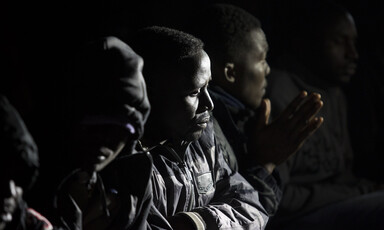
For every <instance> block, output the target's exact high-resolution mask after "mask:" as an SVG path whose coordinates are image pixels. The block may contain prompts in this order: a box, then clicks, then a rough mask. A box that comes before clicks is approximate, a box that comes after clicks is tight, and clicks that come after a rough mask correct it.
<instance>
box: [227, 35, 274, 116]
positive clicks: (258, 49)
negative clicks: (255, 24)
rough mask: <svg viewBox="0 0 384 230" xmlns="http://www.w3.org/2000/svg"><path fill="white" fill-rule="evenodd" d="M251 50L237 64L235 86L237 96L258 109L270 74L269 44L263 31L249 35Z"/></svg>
mask: <svg viewBox="0 0 384 230" xmlns="http://www.w3.org/2000/svg"><path fill="white" fill-rule="evenodd" d="M248 39H249V41H250V43H249V44H250V45H249V48H248V49H246V50H244V52H243V55H240V60H238V61H237V62H236V63H235V70H236V73H235V74H236V81H235V85H234V90H235V91H236V92H235V96H237V97H239V99H240V100H241V101H242V102H243V103H244V104H246V105H247V106H250V107H251V108H253V109H256V108H258V107H259V106H260V103H261V100H262V98H263V96H264V94H265V88H266V87H267V80H266V76H267V75H268V74H269V72H270V68H269V65H268V63H267V61H266V56H267V51H268V43H267V40H266V38H265V34H264V32H263V31H262V30H261V29H257V30H253V31H251V32H250V33H249V37H248Z"/></svg>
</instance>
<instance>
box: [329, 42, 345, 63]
mask: <svg viewBox="0 0 384 230" xmlns="http://www.w3.org/2000/svg"><path fill="white" fill-rule="evenodd" d="M344 54H345V49H344V47H342V46H339V45H332V44H330V45H328V46H327V47H326V48H325V49H324V62H325V63H326V64H328V65H329V66H331V67H337V66H339V65H343V62H344Z"/></svg>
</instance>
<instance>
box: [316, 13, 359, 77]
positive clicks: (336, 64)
mask: <svg viewBox="0 0 384 230" xmlns="http://www.w3.org/2000/svg"><path fill="white" fill-rule="evenodd" d="M356 39H357V31H356V27H355V23H354V21H353V18H352V16H351V15H350V14H347V15H345V16H342V17H340V18H339V20H337V21H336V22H335V24H334V25H333V26H331V27H330V28H329V29H327V30H326V32H325V33H324V46H323V47H324V48H323V49H322V55H321V57H322V60H320V63H323V64H320V65H322V67H320V68H323V74H324V75H325V76H326V77H327V78H328V79H329V80H330V81H332V82H336V83H347V82H349V81H350V79H351V77H352V75H354V74H355V72H356V67H357V64H356V61H357V59H358V53H357V50H356Z"/></svg>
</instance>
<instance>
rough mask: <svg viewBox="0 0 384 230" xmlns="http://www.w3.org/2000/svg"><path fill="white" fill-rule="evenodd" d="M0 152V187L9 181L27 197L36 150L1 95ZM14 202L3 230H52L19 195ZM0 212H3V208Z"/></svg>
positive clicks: (36, 164) (33, 175) (36, 163)
mask: <svg viewBox="0 0 384 230" xmlns="http://www.w3.org/2000/svg"><path fill="white" fill-rule="evenodd" d="M0 149H1V157H2V160H1V162H0V171H1V180H2V181H1V184H2V185H3V184H8V183H9V180H13V181H14V182H15V184H16V186H20V187H22V189H23V191H24V193H27V192H28V189H29V188H30V187H31V186H32V185H33V183H34V181H35V178H36V176H37V174H38V167H39V155H38V151H37V146H36V144H35V142H34V140H33V138H32V136H31V134H30V133H29V131H28V129H27V127H26V126H25V124H24V122H23V120H22V119H21V117H20V115H19V113H18V112H17V111H16V109H15V108H14V107H13V106H12V105H11V104H10V103H9V101H8V99H7V98H6V97H5V96H3V95H0ZM2 188H3V187H2ZM2 192H3V191H2ZM1 194H2V195H3V193H1ZM0 198H1V199H4V198H5V197H0ZM14 198H15V199H14V201H15V203H16V205H15V210H14V211H13V213H12V221H11V222H9V223H8V224H7V225H6V226H5V229H6V230H8V229H12V230H26V229H31V230H50V229H52V225H51V223H50V222H49V221H48V220H47V219H46V218H45V217H43V216H42V215H40V214H39V213H38V212H36V211H35V210H33V209H31V208H28V206H27V203H26V202H25V201H24V200H23V199H22V197H21V195H20V196H16V197H14ZM0 204H1V205H4V204H3V201H1V202H0ZM0 210H1V212H3V207H1V209H0Z"/></svg>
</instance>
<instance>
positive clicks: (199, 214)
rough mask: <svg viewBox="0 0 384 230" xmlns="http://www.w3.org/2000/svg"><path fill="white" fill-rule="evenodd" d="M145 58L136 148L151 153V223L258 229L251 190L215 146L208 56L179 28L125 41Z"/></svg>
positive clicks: (260, 221)
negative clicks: (144, 99) (145, 103)
mask: <svg viewBox="0 0 384 230" xmlns="http://www.w3.org/2000/svg"><path fill="white" fill-rule="evenodd" d="M131 44H132V45H133V48H134V49H135V50H136V51H137V52H138V54H139V55H141V56H142V57H143V58H144V60H145V63H146V64H145V67H144V70H143V73H144V77H145V79H146V82H147V85H148V95H149V99H150V101H151V105H152V113H151V115H150V117H149V118H148V122H147V125H146V132H145V135H144V138H143V140H142V144H143V147H146V148H148V150H149V151H150V152H151V154H152V155H153V161H154V168H155V169H154V174H153V178H152V184H153V192H154V198H153V207H152V211H151V214H150V216H149V220H148V221H149V223H150V224H151V227H152V228H154V229H167V228H168V229H169V228H171V227H172V228H173V229H183V230H187V229H232V228H233V229H264V227H265V224H266V223H267V221H268V214H267V212H266V211H265V209H264V207H263V206H262V205H261V204H260V202H259V195H258V192H257V191H256V190H255V189H254V188H253V187H252V186H251V185H250V184H249V183H248V182H247V181H246V180H245V179H244V178H243V177H242V176H241V175H240V174H239V173H237V172H235V171H233V170H231V169H230V167H229V166H228V165H227V163H226V162H225V160H224V158H223V154H222V149H219V148H217V143H216V139H215V136H214V131H213V124H212V120H211V115H210V112H211V111H212V109H213V103H212V100H211V98H210V95H209V93H208V83H209V81H210V80H211V71H210V60H209V57H208V55H207V54H206V53H205V51H204V50H203V43H202V42H201V41H200V40H199V39H197V38H195V37H193V36H191V35H189V34H186V33H184V32H181V31H177V30H173V29H169V28H164V27H150V28H146V29H143V30H142V31H140V32H139V33H138V35H137V36H136V37H135V41H134V42H133V43H131Z"/></svg>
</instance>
